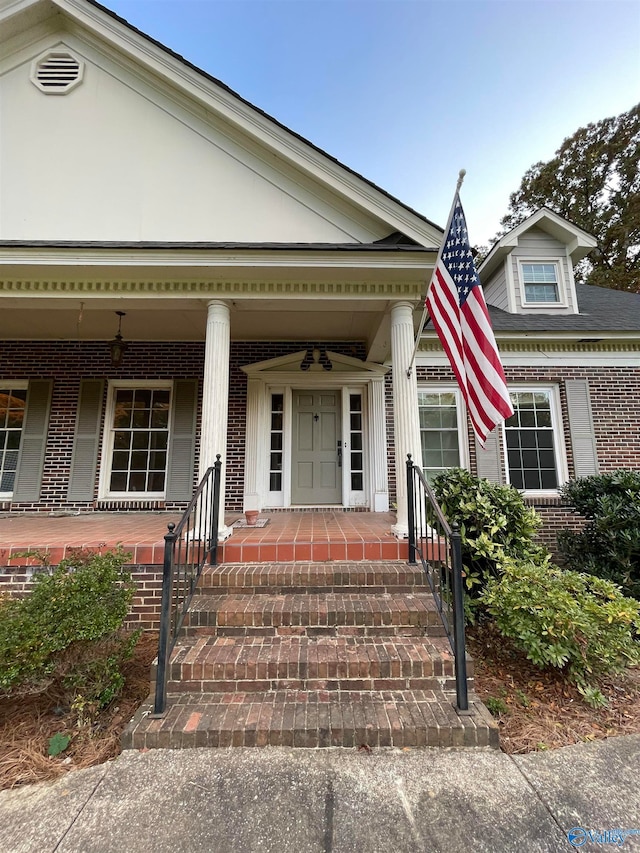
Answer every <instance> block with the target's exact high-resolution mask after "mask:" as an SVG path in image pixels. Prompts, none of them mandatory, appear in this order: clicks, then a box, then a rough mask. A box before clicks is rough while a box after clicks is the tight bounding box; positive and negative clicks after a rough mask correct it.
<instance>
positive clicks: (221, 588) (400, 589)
mask: <svg viewBox="0 0 640 853" xmlns="http://www.w3.org/2000/svg"><path fill="white" fill-rule="evenodd" d="M428 589H429V587H428V585H427V584H426V582H425V583H424V584H404V585H402V584H386V585H380V586H375V585H366V584H363V585H361V586H354V585H353V584H348V583H345V584H330V585H323V584H319V585H317V586H311V585H297V586H295V585H287V584H283V585H278V584H273V585H263V586H250V585H245V586H231V585H228V584H220V585H218V586H215V585H208V586H202V587H200V586H198V588H197V589H196V591H195V595H306V594H311V595H322V594H323V593H327V592H330V593H331V592H332V593H340V592H366V593H368V594H370V595H381V594H383V593H389V594H393V593H416V592H425V591H426V590H428Z"/></svg>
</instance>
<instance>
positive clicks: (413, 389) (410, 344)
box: [391, 302, 422, 537]
mask: <svg viewBox="0 0 640 853" xmlns="http://www.w3.org/2000/svg"><path fill="white" fill-rule="evenodd" d="M414 344H415V340H414V331H413V305H412V304H411V303H410V302H398V303H397V304H396V305H394V306H393V308H392V309H391V362H392V365H393V425H394V435H395V437H394V445H395V454H396V501H397V517H396V523H395V524H394V526H393V528H392V530H393V532H394V533H395V535H396V536H401V537H404V536H407V534H408V532H409V525H408V523H407V464H406V463H407V454H408V453H410V454H411V458H412V459H413V461H414V462H416V463H417V464H418V465H420V466H421V465H422V449H421V445H420V420H419V417H418V383H417V381H416V370H415V365H414V366H413V367H412V369H411V373H410V375H409V376H407V369H408V367H409V363H410V361H411V357H412V355H413V348H414Z"/></svg>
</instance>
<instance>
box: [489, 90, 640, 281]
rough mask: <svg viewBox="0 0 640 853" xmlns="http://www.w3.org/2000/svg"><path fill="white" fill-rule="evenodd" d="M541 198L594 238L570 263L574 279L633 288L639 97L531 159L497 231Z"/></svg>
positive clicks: (639, 194)
mask: <svg viewBox="0 0 640 853" xmlns="http://www.w3.org/2000/svg"><path fill="white" fill-rule="evenodd" d="M543 205H545V206H547V207H549V208H551V209H552V210H554V211H556V213H559V214H560V215H561V216H564V217H565V219H568V220H569V221H570V222H573V223H574V224H575V225H578V226H579V227H580V228H583V229H584V230H585V231H588V232H589V233H590V234H592V235H593V236H594V237H595V238H596V239H597V241H598V246H597V248H596V249H594V251H593V252H592V253H591V254H590V255H589V257H588V258H585V260H584V261H582V262H581V263H580V264H577V265H576V270H575V272H576V280H577V281H582V282H585V283H587V284H595V285H599V286H600V287H612V288H614V289H616V290H629V291H633V292H637V293H640V104H637V105H636V106H635V107H633V108H632V109H630V110H629V111H628V112H626V113H622V114H621V115H619V116H614V117H612V118H605V119H602V121H598V122H595V123H594V124H588V125H587V126H586V127H581V128H580V129H579V130H577V131H576V132H575V133H574V134H573V135H572V136H569V137H567V139H565V140H564V142H563V143H562V145H561V146H560V148H559V149H558V150H557V151H556V153H555V156H554V157H553V159H552V160H549V162H548V163H542V162H540V163H535V164H534V165H533V166H531V168H530V169H529V170H528V171H527V172H526V173H525V175H524V177H523V178H522V182H521V184H520V187H519V189H518V190H516V192H514V193H512V194H511V196H510V197H509V213H508V214H507V215H506V216H505V217H504V218H503V219H502V220H501V223H500V224H501V225H502V227H503V230H502V231H501V235H502V234H504V233H506V231H508V230H510V229H511V228H513V227H515V226H516V225H518V224H519V223H520V222H522V221H523V220H524V219H526V218H527V217H528V216H530V215H531V214H532V213H533V212H534V211H535V210H537V209H538V208H539V207H542V206H543Z"/></svg>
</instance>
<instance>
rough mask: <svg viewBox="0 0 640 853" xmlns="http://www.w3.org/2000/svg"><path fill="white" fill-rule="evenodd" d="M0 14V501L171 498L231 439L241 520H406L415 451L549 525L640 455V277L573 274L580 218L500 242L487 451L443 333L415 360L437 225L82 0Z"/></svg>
mask: <svg viewBox="0 0 640 853" xmlns="http://www.w3.org/2000/svg"><path fill="white" fill-rule="evenodd" d="M0 24H1V26H0V32H2V34H3V35H2V39H3V40H4V43H3V51H2V57H3V59H2V61H1V63H0V87H1V94H2V99H1V101H0V109H1V110H2V115H1V116H0V128H1V131H0V132H1V133H2V145H1V148H0V158H1V162H0V175H1V176H2V178H1V180H2V186H1V191H0V206H1V209H0V213H1V216H0V305H1V306H2V327H3V335H2V338H3V344H2V349H1V351H0V508H2V509H3V510H5V511H11V512H24V511H38V512H51V511H57V512H60V511H63V512H64V511H66V512H86V511H93V510H96V509H99V510H118V511H121V510H129V509H140V510H144V509H176V508H180V507H182V506H185V505H186V503H187V502H188V501H189V498H190V496H191V494H192V493H193V489H194V487H195V486H196V485H197V483H198V482H199V480H200V478H201V477H202V475H203V474H204V472H205V471H206V470H207V468H208V467H209V466H210V465H211V464H212V463H213V461H214V460H215V458H216V454H221V456H222V459H223V463H224V486H223V496H224V500H223V503H224V507H223V509H224V510H226V511H228V512H229V511H237V512H241V511H243V510H246V509H258V510H265V509H294V508H301V509H308V508H314V509H315V508H318V507H330V508H340V509H344V510H353V511H363V512H364V511H371V512H386V511H387V510H389V508H390V507H392V506H395V508H396V512H397V521H396V525H395V528H394V529H395V532H396V533H397V534H398V535H402V534H403V533H405V532H406V497H405V492H404V461H405V459H406V454H407V453H411V454H412V456H413V458H414V459H415V460H417V461H421V460H422V462H423V464H424V467H425V468H426V469H427V471H428V472H429V473H430V474H434V473H436V472H437V471H438V470H441V469H442V468H446V467H449V466H451V465H458V464H461V465H464V466H468V467H470V468H471V470H472V471H474V472H477V473H479V474H481V475H484V476H490V477H492V478H494V479H497V480H501V481H504V482H511V483H513V484H514V485H516V486H517V487H518V488H520V489H523V490H524V491H525V494H526V495H527V498H528V499H530V500H532V501H533V502H534V503H536V505H537V506H539V507H543V508H545V507H546V512H547V516H548V522H549V529H551V528H552V527H553V524H554V523H555V522H554V519H555V518H556V516H557V515H558V513H557V511H556V504H557V495H556V489H557V487H558V486H559V485H561V484H562V482H564V481H565V480H566V479H567V478H568V477H571V476H578V475H581V474H584V473H591V472H593V471H595V470H612V469H614V468H616V467H623V466H624V467H635V466H637V460H638V454H639V452H640V435H639V434H638V430H637V427H636V428H634V427H632V426H630V424H632V423H635V424H637V423H638V422H640V355H639V346H640V310H639V308H638V302H639V300H640V297H636V296H634V295H631V294H621V293H615V292H610V291H607V292H606V293H605V292H603V291H599V292H597V293H594V292H593V291H595V290H596V289H594V288H580V287H576V285H575V283H574V281H573V264H574V263H576V262H577V261H578V260H579V259H581V258H582V257H584V256H585V255H586V254H587V253H588V252H589V251H591V249H592V248H593V247H594V245H595V242H594V241H593V239H592V238H591V237H590V236H589V235H587V234H585V233H584V232H582V231H581V230H580V229H578V228H575V226H573V225H571V224H570V223H567V222H565V221H564V220H562V219H561V218H560V217H557V216H556V215H555V214H553V213H552V212H551V211H540V212H539V213H538V214H536V215H535V216H534V217H532V218H531V219H530V220H528V221H527V222H526V223H523V225H522V226H519V227H518V228H517V229H514V231H513V232H511V234H510V235H507V236H506V237H505V238H503V239H502V240H501V241H500V243H499V244H497V245H496V246H495V247H494V249H493V250H492V252H491V254H490V255H489V256H488V258H487V259H486V260H485V262H484V264H483V266H482V268H481V270H480V273H481V277H482V280H483V285H484V287H485V293H486V298H487V302H488V303H489V305H490V311H491V315H492V321H493V324H494V329H495V332H496V337H497V340H498V343H499V346H500V349H501V352H502V356H503V360H504V363H505V370H506V375H507V380H508V382H509V387H510V390H511V391H512V395H513V398H514V402H515V403H516V409H517V417H516V418H515V420H514V419H511V420H510V422H508V423H507V424H506V425H505V427H504V428H500V429H499V430H497V431H496V433H495V435H493V436H492V437H491V438H490V440H489V442H488V443H487V448H486V449H485V450H481V449H479V448H477V447H476V445H475V442H474V441H473V440H472V437H471V433H470V431H469V428H468V425H467V418H466V414H465V412H464V409H463V407H462V404H461V401H460V399H459V394H458V391H457V390H456V388H455V386H454V382H453V375H452V373H451V372H450V370H449V368H448V366H447V364H446V362H445V360H444V356H443V353H442V350H441V348H440V346H439V344H438V342H437V340H436V339H435V337H434V335H433V334H432V333H431V332H429V331H425V333H424V334H423V336H422V338H421V343H420V347H419V350H418V354H417V359H416V364H415V366H412V353H413V349H414V339H415V334H416V329H417V323H418V319H419V315H420V313H421V309H422V304H423V299H424V294H425V292H426V288H427V285H428V282H429V280H430V277H431V272H432V270H433V266H434V263H435V260H436V257H437V250H438V246H439V243H440V241H441V239H442V230H441V229H440V228H438V227H437V226H435V225H434V224H433V223H431V222H430V221H428V220H427V219H425V218H424V217H422V216H420V215H419V214H417V213H415V211H412V210H410V209H409V208H407V207H406V206H404V205H403V204H401V203H400V202H399V201H397V200H396V199H393V198H391V197H390V196H388V195H387V194H386V193H384V191H382V190H380V189H379V188H378V187H375V186H374V185H372V184H370V183H369V182H367V181H366V180H365V179H363V178H362V177H360V176H359V175H356V174H354V173H353V172H351V171H350V170H349V169H347V168H346V167H344V166H342V165H340V164H339V163H337V162H336V161H335V160H333V159H332V158H331V157H329V156H328V155H326V154H325V153H324V152H322V151H320V150H318V149H317V148H315V147H314V146H313V145H311V144H310V143H308V142H306V141H305V140H303V139H301V138H300V137H298V136H296V135H295V134H294V133H292V132H291V131H289V130H287V129H286V128H284V127H282V126H281V125H279V124H278V123H277V122H276V121H274V120H273V119H271V118H269V117H268V116H266V115H264V113H262V112H260V111H259V110H257V109H256V108H255V107H253V106H251V105H250V104H248V103H246V102H245V101H243V100H242V99H241V98H239V97H238V96H237V95H235V94H234V93H232V92H230V91H229V90H228V89H227V88H226V87H224V86H223V85H222V84H221V83H219V82H218V81H216V80H213V79H211V78H209V77H207V76H206V75H205V74H203V73H202V72H200V71H198V69H195V68H193V67H191V66H190V65H188V63H186V62H185V61H184V60H183V59H181V58H180V57H177V56H175V55H173V54H172V53H170V51H168V50H166V49H165V48H163V47H162V46H160V45H157V44H156V43H154V42H152V41H151V40H149V39H147V38H146V37H145V36H143V35H142V34H140V33H139V32H137V31H136V30H134V29H132V28H131V27H129V26H128V25H127V24H126V23H125V22H123V21H121V20H120V19H118V18H116V17H115V16H112V15H110V14H109V13H107V12H106V11H105V10H104V9H103V8H102V7H99V6H97V5H94V4H93V3H91V2H89V0H47V2H45V0H29V2H24V3H21V4H19V6H17V5H16V4H12V3H8V2H6V0H4V2H0ZM43 140H44V142H45V143H46V144H45V147H44V151H46V156H42V155H43ZM118 334H121V336H122V340H123V342H124V343H125V344H126V348H124V350H123V351H122V349H121V353H120V354H121V360H120V361H119V362H118V359H117V358H116V359H115V363H114V358H113V356H114V346H113V344H114V339H115V343H116V344H118V343H119V339H118V337H117V335H118ZM634 417H635V420H634ZM554 502H555V503H554ZM554 513H555V515H554ZM558 517H559V516H558ZM220 532H221V535H222V536H227V535H228V534H229V533H230V531H229V530H228V529H226V528H225V526H224V522H223V520H222V517H221V520H220Z"/></svg>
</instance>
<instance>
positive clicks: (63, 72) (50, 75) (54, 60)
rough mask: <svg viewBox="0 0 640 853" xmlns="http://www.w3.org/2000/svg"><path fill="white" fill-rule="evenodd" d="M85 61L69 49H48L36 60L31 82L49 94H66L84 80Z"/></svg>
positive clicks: (32, 69)
mask: <svg viewBox="0 0 640 853" xmlns="http://www.w3.org/2000/svg"><path fill="white" fill-rule="evenodd" d="M83 71H84V62H81V61H80V60H79V59H76V57H75V56H73V55H72V54H71V53H70V52H69V51H68V50H48V51H47V52H46V53H43V54H42V55H41V56H39V57H38V58H37V59H35V60H34V62H33V66H32V68H31V82H32V83H33V84H34V86H37V88H38V89H40V91H41V92H46V93H47V95H66V94H67V92H69V91H70V90H71V89H73V87H74V86H77V85H78V83H80V82H81V81H82V73H83Z"/></svg>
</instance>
